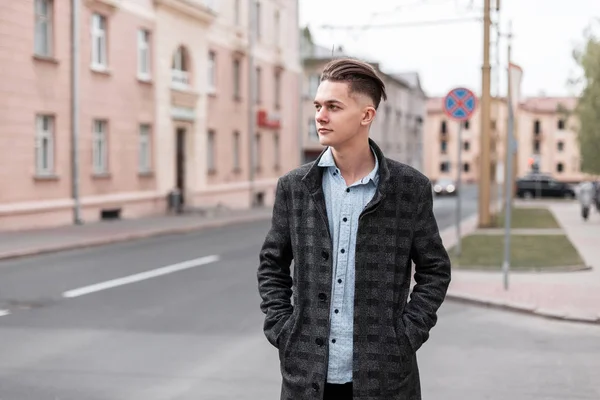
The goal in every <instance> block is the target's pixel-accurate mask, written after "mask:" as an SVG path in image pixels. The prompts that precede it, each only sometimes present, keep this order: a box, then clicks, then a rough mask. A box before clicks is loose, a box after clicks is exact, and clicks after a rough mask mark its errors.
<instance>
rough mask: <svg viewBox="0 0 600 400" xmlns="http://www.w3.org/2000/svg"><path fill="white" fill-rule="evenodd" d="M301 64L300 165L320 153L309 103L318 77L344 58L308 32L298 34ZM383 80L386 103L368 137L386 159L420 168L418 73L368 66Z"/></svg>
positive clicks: (423, 101)
mask: <svg viewBox="0 0 600 400" xmlns="http://www.w3.org/2000/svg"><path fill="white" fill-rule="evenodd" d="M301 40H302V46H301V49H302V62H303V66H304V70H303V71H304V77H303V84H302V87H303V91H302V103H303V105H302V121H301V123H302V125H303V130H302V128H301V132H303V134H302V148H303V150H304V162H310V161H313V160H315V159H316V158H317V156H318V155H319V154H320V153H321V151H322V150H323V146H322V145H321V144H320V143H319V137H318V134H317V130H316V125H315V108H314V104H313V100H314V97H315V95H316V92H317V88H318V87H319V83H320V76H321V72H322V70H323V68H324V67H325V65H326V64H327V63H328V62H330V61H331V60H333V59H335V58H339V57H345V56H347V55H346V54H345V53H344V52H343V51H342V50H341V49H334V50H333V52H332V50H331V49H327V48H325V47H322V46H319V45H316V44H314V43H312V40H311V38H310V32H309V31H308V30H307V29H305V30H304V31H303V33H302V38H301ZM370 64H371V65H372V66H373V67H374V68H375V70H376V71H377V73H378V75H379V76H380V77H381V79H382V80H383V81H384V83H385V86H386V92H387V95H388V99H387V101H382V102H381V103H380V105H379V109H378V112H377V116H376V118H375V120H374V121H373V124H372V126H371V131H370V137H371V138H372V139H373V140H375V142H377V143H378V145H379V146H380V147H381V149H382V150H383V152H384V153H385V154H386V156H387V157H389V158H392V159H394V160H397V161H400V162H403V163H406V164H408V165H411V166H413V167H415V168H417V169H419V170H420V169H422V168H423V163H422V157H421V155H422V150H421V149H422V146H423V131H424V119H425V114H426V96H425V93H424V92H423V90H422V88H421V85H420V82H419V77H418V74H416V73H407V74H389V73H385V72H383V71H381V68H380V67H379V65H378V63H375V62H371V63H370Z"/></svg>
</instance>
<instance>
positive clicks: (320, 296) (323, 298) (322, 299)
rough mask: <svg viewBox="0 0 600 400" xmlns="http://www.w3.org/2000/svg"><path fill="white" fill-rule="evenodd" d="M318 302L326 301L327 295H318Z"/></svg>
mask: <svg viewBox="0 0 600 400" xmlns="http://www.w3.org/2000/svg"><path fill="white" fill-rule="evenodd" d="M319 300H321V301H325V300H327V295H326V294H325V293H319Z"/></svg>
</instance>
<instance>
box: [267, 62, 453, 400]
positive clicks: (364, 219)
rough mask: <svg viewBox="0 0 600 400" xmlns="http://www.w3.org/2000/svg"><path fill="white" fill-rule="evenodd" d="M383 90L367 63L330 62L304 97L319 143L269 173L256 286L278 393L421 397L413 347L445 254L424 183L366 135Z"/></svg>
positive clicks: (389, 399)
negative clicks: (315, 150) (310, 96)
mask: <svg viewBox="0 0 600 400" xmlns="http://www.w3.org/2000/svg"><path fill="white" fill-rule="evenodd" d="M382 98H383V100H386V93H385V85H384V83H383V81H382V80H381V79H380V78H379V77H378V76H377V74H376V72H375V70H374V69H373V68H372V67H371V66H370V65H369V64H367V63H363V62H361V61H357V60H353V59H338V60H334V61H332V62H330V63H329V64H328V65H327V66H326V67H325V68H324V71H323V74H322V76H321V83H320V85H319V88H318V90H317V94H316V96H315V100H314V104H315V111H316V114H315V120H316V125H317V128H318V133H319V141H320V143H321V144H322V145H324V146H327V148H326V149H325V150H324V151H323V152H322V153H321V155H320V156H319V158H318V159H317V160H316V161H315V162H313V163H310V164H307V165H304V166H302V167H300V168H298V169H295V170H293V171H291V172H289V173H287V174H286V175H284V176H283V177H281V178H280V179H279V181H278V184H277V190H276V196H275V204H274V208H273V218H272V225H271V228H270V230H269V232H268V234H267V236H266V239H265V242H264V245H263V247H262V250H261V252H260V257H259V258H260V266H259V268H258V288H259V293H260V296H261V298H262V302H261V310H262V311H263V312H264V313H265V314H266V318H265V324H264V332H265V335H266V337H267V339H268V341H269V342H270V343H271V344H272V345H274V346H275V347H276V348H278V350H279V359H280V363H281V374H282V378H283V382H282V389H281V400H307V399H326V400H328V399H335V400H345V399H349V400H350V399H354V400H417V399H421V389H420V381H419V371H418V367H417V358H416V351H417V350H418V349H419V348H420V347H421V345H422V344H423V343H424V342H425V341H426V340H427V339H428V337H429V331H430V329H431V328H432V327H433V326H434V325H435V323H436V321H437V315H436V314H437V310H438V308H439V307H440V305H441V304H442V302H443V300H444V298H445V295H446V290H447V288H448V284H449V283H450V261H449V258H448V254H447V252H446V250H445V249H444V246H443V244H442V240H441V238H440V236H439V231H438V226H437V223H436V220H435V217H434V215H433V210H432V204H433V200H432V189H431V183H430V182H429V180H428V179H427V178H426V177H425V176H424V175H423V174H421V173H420V172H418V171H417V170H415V169H413V168H411V167H409V166H407V165H404V164H401V163H399V162H396V161H393V160H390V159H386V158H385V157H384V155H383V153H382V152H381V150H380V149H379V147H378V146H377V145H376V144H375V142H373V141H372V140H371V139H370V138H369V128H370V126H371V124H372V122H373V120H374V118H375V115H376V114H377V108H378V106H379V103H380V101H381V99H382ZM292 259H293V260H294V270H293V279H292V276H291V273H290V271H291V268H290V267H291V261H292ZM413 261H414V263H415V275H414V277H415V281H416V285H415V286H414V288H413V291H412V294H411V296H410V298H411V299H410V302H408V303H407V300H408V296H409V288H410V283H411V267H412V262H413ZM292 297H293V301H292Z"/></svg>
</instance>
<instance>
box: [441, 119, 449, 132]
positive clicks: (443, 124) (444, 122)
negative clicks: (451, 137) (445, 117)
mask: <svg viewBox="0 0 600 400" xmlns="http://www.w3.org/2000/svg"><path fill="white" fill-rule="evenodd" d="M440 132H441V133H447V132H448V124H446V121H442V124H441V126H440Z"/></svg>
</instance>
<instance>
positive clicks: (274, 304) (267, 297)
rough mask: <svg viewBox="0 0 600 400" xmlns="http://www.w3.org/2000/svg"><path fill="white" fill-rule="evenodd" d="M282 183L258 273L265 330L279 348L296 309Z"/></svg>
mask: <svg viewBox="0 0 600 400" xmlns="http://www.w3.org/2000/svg"><path fill="white" fill-rule="evenodd" d="M283 182H284V181H283V178H280V179H279V181H278V182H277V189H276V192H275V204H274V206H273V216H272V220H271V228H270V229H269V232H268V233H267V236H266V238H265V241H264V243H263V246H262V249H261V251H260V255H259V267H258V274H257V275H258V291H259V294H260V297H261V299H262V301H261V303H260V309H261V311H262V312H263V313H264V314H265V315H266V317H265V322H264V327H263V329H264V333H265V336H266V337H267V340H268V341H269V342H270V343H271V344H272V345H273V346H275V347H278V343H277V338H278V337H279V333H280V332H281V329H282V328H283V325H284V324H285V322H286V321H287V319H288V318H289V316H290V315H291V314H292V311H293V307H292V302H291V296H292V277H291V274H290V265H291V262H292V259H293V254H292V244H291V238H290V227H289V219H288V218H289V216H288V209H287V199H286V190H285V188H284V183H283Z"/></svg>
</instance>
